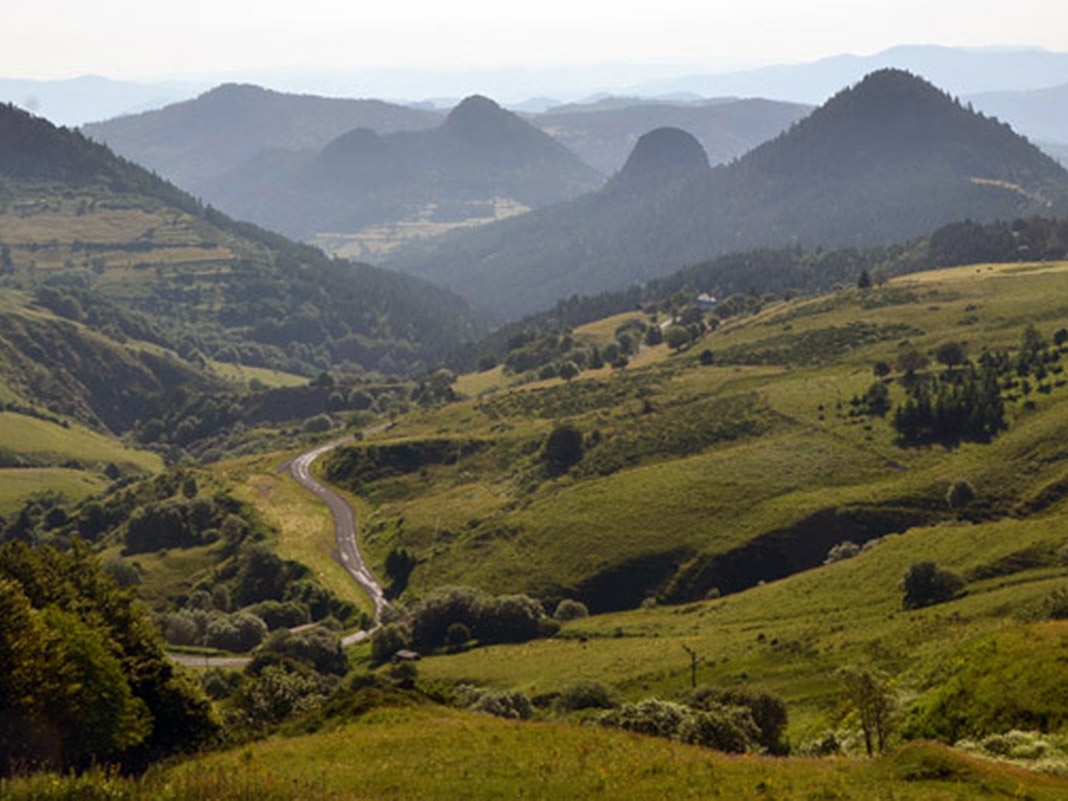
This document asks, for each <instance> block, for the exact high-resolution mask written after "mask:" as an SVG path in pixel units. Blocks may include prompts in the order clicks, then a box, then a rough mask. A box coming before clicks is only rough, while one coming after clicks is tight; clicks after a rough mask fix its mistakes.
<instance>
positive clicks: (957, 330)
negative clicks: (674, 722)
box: [366, 264, 1068, 593]
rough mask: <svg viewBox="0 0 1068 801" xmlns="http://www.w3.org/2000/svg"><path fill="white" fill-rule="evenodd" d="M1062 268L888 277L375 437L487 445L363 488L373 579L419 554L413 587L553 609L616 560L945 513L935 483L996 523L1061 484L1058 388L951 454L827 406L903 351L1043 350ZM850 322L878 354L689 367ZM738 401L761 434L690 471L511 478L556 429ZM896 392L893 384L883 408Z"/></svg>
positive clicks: (1063, 302)
mask: <svg viewBox="0 0 1068 801" xmlns="http://www.w3.org/2000/svg"><path fill="white" fill-rule="evenodd" d="M1066 272H1068V265H1066V264H1044V265H1038V266H1031V267H1028V266H1023V267H1021V266H1009V267H995V266H980V267H974V266H973V267H964V268H956V269H952V270H945V271H940V272H936V273H930V274H924V275H920V276H912V277H909V278H906V279H900V280H898V281H894V282H892V283H891V284H890V285H889V286H888V287H886V288H885V289H883V290H874V291H872V292H870V293H867V294H863V295H862V294H860V293H858V292H857V291H855V290H851V291H847V292H844V293H841V294H839V295H836V296H830V297H828V298H819V299H815V300H805V301H794V302H791V303H780V304H775V305H773V306H771V307H769V308H768V309H767V310H765V311H764V312H763V313H761V314H760V315H758V316H756V317H755V318H749V319H745V320H740V321H737V322H732V323H730V324H728V325H725V326H723V327H721V329H720V330H719V331H717V332H716V333H714V334H711V335H709V336H707V337H706V338H705V339H704V340H703V341H702V342H701V343H699V344H698V345H697V346H696V347H694V348H691V349H690V350H689V351H688V352H684V353H683V354H680V355H677V356H671V357H667V355H666V352H664V351H661V353H659V354H657V359H656V360H655V361H653V363H652V364H651V365H650V366H648V367H647V368H644V369H628V370H626V371H623V373H622V374H620V375H612V374H608V375H606V376H603V377H602V376H598V375H593V374H584V375H583V377H582V378H581V379H579V380H577V381H576V384H577V385H579V386H581V387H585V388H586V389H587V390H588V392H589V396H588V397H587V398H586V399H585V400H582V399H581V398H580V399H579V400H576V401H574V402H571V401H567V402H563V401H561V398H565V395H566V393H565V390H566V389H567V388H565V387H562V385H561V384H560V382H558V381H550V382H541V383H540V384H537V385H531V386H526V387H521V388H516V389H513V390H509V391H507V392H505V393H498V394H497V395H495V396H492V397H491V398H488V399H485V400H482V401H467V402H464V403H460V404H455V405H452V406H449V407H446V408H444V409H440V410H433V411H430V412H426V413H421V414H415V415H411V416H409V417H406V418H403V419H401V420H400V421H399V425H398V426H397V427H396V428H395V429H394V430H393V431H391V432H389V434H388V435H386V437H385V438H386V439H400V438H411V437H416V438H418V437H426V436H442V435H462V436H475V437H483V438H491V439H493V440H494V441H495V442H496V443H497V445H496V446H495V448H494V449H492V450H491V451H489V452H483V453H480V454H476V455H475V456H473V457H469V458H468V459H466V460H464V461H462V462H461V463H460V464H459V465H453V466H447V467H441V466H438V467H435V466H431V467H428V468H427V469H426V470H424V471H422V472H421V473H419V474H412V475H408V476H403V477H399V478H392V479H386V480H383V481H380V482H377V483H376V484H375V485H373V486H372V487H371V488H370V493H369V496H368V497H369V498H370V500H371V501H372V502H373V503H374V505H375V513H374V517H373V519H372V522H374V523H376V524H377V525H376V526H372V527H370V528H369V529H368V530H367V532H366V536H367V544H368V546H369V551H370V553H371V555H372V557H373V558H374V559H377V560H378V564H379V565H381V560H382V559H384V557H385V554H386V553H387V552H388V550H389V548H391V547H394V546H395V545H397V544H403V545H405V547H409V548H412V549H413V550H415V551H416V552H417V553H418V554H419V555H420V557H421V558H422V559H423V562H422V563H421V564H420V566H419V567H418V568H417V569H416V572H415V575H414V576H413V581H412V585H411V586H412V587H414V588H419V587H423V586H433V585H435V584H443V583H455V582H473V583H479V584H482V585H484V586H486V587H488V588H490V589H495V590H502V591H503V590H512V591H514V590H516V589H522V588H526V589H529V590H534V591H541V592H548V591H552V589H553V588H554V587H557V588H560V590H561V591H563V592H565V593H566V592H567V591H568V588H574V587H577V586H579V585H580V584H581V582H583V581H585V580H588V579H589V578H590V577H591V576H594V575H596V574H597V573H598V572H601V571H605V570H610V569H613V568H616V567H619V566H620V565H622V564H624V563H626V562H627V561H628V560H633V559H638V558H642V557H648V556H657V555H663V554H672V553H675V554H678V556H676V557H674V558H675V559H676V561H677V560H679V559H685V558H686V555H688V554H695V553H708V554H715V553H722V552H723V551H725V550H729V549H731V548H734V547H737V546H738V545H740V544H742V543H745V542H747V541H749V540H751V539H752V538H753V537H755V536H758V535H760V534H762V533H766V532H769V531H774V530H777V529H783V528H789V527H791V526H795V525H797V524H798V523H799V522H800V521H802V520H804V519H805V518H806V517H808V516H810V515H812V514H815V513H817V512H820V511H821V510H833V509H836V508H839V507H842V506H857V505H865V506H871V505H891V506H905V507H909V508H913V509H935V510H936V511H935V512H934V513H935V514H936V515H937V514H941V515H944V514H945V513H944V511H942V512H940V511H937V510H938V509H939V508H941V504H942V501H941V498H942V496H943V495H944V492H945V487H946V485H947V483H948V482H949V481H951V480H952V479H954V478H955V477H957V476H960V475H964V476H967V477H969V478H970V479H971V480H972V482H973V483H975V484H976V486H977V487H978V489H979V490H980V495H981V496H983V497H984V499H985V500H986V501H987V503H988V504H989V505H991V506H994V507H996V508H1000V510H1001V511H1004V510H1007V509H1008V508H1011V507H1012V505H1013V504H1014V503H1016V502H1018V501H1019V500H1020V499H1022V498H1025V497H1026V496H1028V495H1029V494H1031V493H1033V492H1035V491H1037V489H1038V488H1040V487H1041V486H1043V485H1044V484H1046V483H1048V482H1050V481H1053V480H1055V479H1056V478H1057V477H1058V475H1059V473H1058V471H1061V470H1062V468H1061V467H1060V462H1059V460H1060V459H1061V457H1062V456H1063V454H1062V453H1061V451H1060V449H1059V448H1058V446H1057V445H1056V443H1057V442H1058V441H1060V440H1062V439H1063V436H1064V434H1065V433H1068V417H1066V415H1065V410H1064V404H1063V400H1064V398H1065V397H1066V392H1065V390H1064V389H1063V388H1061V389H1055V390H1054V391H1053V393H1052V394H1051V395H1050V396H1041V395H1037V394H1036V395H1032V396H1031V398H1032V399H1033V400H1034V401H1035V403H1036V406H1037V408H1036V410H1035V411H1033V412H1026V411H1023V410H1022V408H1020V407H1021V406H1022V405H1021V404H1017V405H1016V407H1015V408H1014V409H1013V410H1010V412H1009V418H1010V421H1011V422H1012V427H1011V429H1010V431H1009V432H1008V433H1007V434H1005V435H1003V436H1001V437H999V438H998V439H997V440H995V442H994V443H993V444H992V445H990V446H980V445H965V446H963V447H960V448H957V449H955V450H953V451H950V452H947V451H945V450H944V449H942V448H932V449H907V450H906V449H902V448H899V447H897V446H896V445H894V444H893V434H892V432H891V430H890V426H889V422H888V421H887V420H882V419H874V420H870V421H868V420H865V419H863V418H849V417H847V416H845V415H844V414H843V415H839V414H837V413H836V411H835V409H834V405H835V402H836V400H842V401H848V400H849V398H850V397H851V396H852V395H853V394H854V393H858V392H863V391H864V390H865V389H866V388H867V387H868V385H869V384H870V383H871V382H872V380H873V379H872V376H871V365H872V363H873V362H874V361H876V360H878V359H885V360H888V361H893V359H894V357H895V355H896V353H897V351H898V347H899V343H900V342H901V341H902V340H904V339H908V340H909V341H911V342H912V343H913V344H915V345H916V346H917V347H919V348H920V349H922V350H926V349H931V348H934V347H936V346H937V345H938V344H939V343H941V342H945V341H948V340H963V341H965V342H966V344H967V347H968V350H969V353H971V354H973V355H976V354H978V353H979V352H980V350H981V348H982V347H984V346H985V347H1006V348H1012V347H1014V346H1015V345H1016V344H1017V343H1018V342H1019V338H1020V333H1021V331H1022V329H1023V327H1024V325H1025V324H1026V323H1028V322H1031V321H1034V322H1036V323H1037V324H1038V325H1039V327H1040V329H1041V330H1042V331H1043V333H1044V334H1045V335H1046V336H1047V337H1048V336H1049V335H1050V334H1051V333H1052V330H1053V329H1054V328H1055V327H1059V326H1060V325H1063V324H1064V323H1065V322H1068V294H1066V293H1065V292H1064V280H1065V274H1066ZM857 320H861V321H863V322H865V323H867V324H869V325H872V326H882V327H883V328H882V329H880V330H885V331H887V332H889V333H888V334H887V337H888V338H887V339H886V340H885V341H882V342H876V343H874V344H868V345H862V346H860V347H857V348H855V349H852V350H847V351H845V352H843V353H829V354H823V355H822V356H821V355H819V354H817V357H816V358H814V359H813V360H812V361H810V362H809V363H806V364H803V365H796V364H795V365H794V366H789V367H787V366H760V367H746V366H716V367H699V366H698V365H697V359H696V351H698V350H701V349H704V348H706V347H707V348H711V349H712V350H713V352H715V353H722V352H725V351H728V349H730V348H732V347H743V346H746V345H752V344H753V343H757V342H759V341H761V340H768V339H772V338H777V337H785V338H786V339H787V340H788V341H796V340H797V338H799V337H801V336H803V335H805V333H806V332H811V331H819V330H825V329H828V328H830V327H838V328H842V327H845V326H847V325H849V324H850V323H852V322H854V321H857ZM615 324H616V321H615V320H613V321H612V323H611V324H609V325H607V326H601V328H603V329H604V330H605V331H607V330H608V329H612V330H614V326H615ZM893 326H897V328H893ZM903 326H908V328H907V329H905V328H903ZM595 327H596V326H595ZM601 333H602V334H603V333H604V331H602V332H601ZM594 334H596V332H593V333H592V334H591V335H594ZM790 338H793V340H791V339H790ZM605 372H606V373H607V372H608V371H605ZM627 382H629V383H627ZM601 391H603V392H608V393H611V392H614V391H615V392H618V396H619V398H621V399H622V400H619V399H616V400H611V399H610V400H609V401H607V402H606V403H607V405H598V404H597V403H596V402H594V401H592V400H590V398H591V397H592V396H593V394H595V393H596V392H601ZM743 393H751V395H752V397H753V398H754V401H753V402H754V409H756V410H758V411H759V412H760V413H761V414H763V415H764V416H765V417H766V419H767V422H768V427H767V429H766V430H765V431H764V433H763V434H762V436H760V437H758V438H742V439H740V440H734V441H730V442H725V443H721V444H718V445H713V446H711V447H708V448H705V449H704V450H701V451H700V452H698V453H696V454H692V455H689V456H686V457H684V458H670V457H667V458H665V457H660V458H655V457H651V458H643V459H642V460H641V461H640V462H639V464H638V466H636V467H632V468H629V469H624V470H621V471H618V472H615V473H613V474H612V475H608V476H605V477H600V478H596V477H595V478H587V479H583V480H575V479H574V478H571V477H564V478H561V479H557V480H555V481H548V482H543V483H540V484H538V485H537V486H536V487H535V488H533V489H530V488H529V487H524V486H523V482H524V480H525V479H524V476H523V475H522V469H521V468H520V467H517V465H521V463H522V461H523V459H524V458H526V459H528V460H529V458H530V457H529V451H530V449H534V450H536V448H537V447H538V445H537V441H536V440H537V438H538V437H539V436H544V433H545V432H546V431H548V429H549V428H550V427H551V426H552V425H553V423H554V421H555V420H560V419H568V420H571V421H573V422H575V423H576V424H577V425H579V426H580V428H582V429H583V430H584V431H585V432H586V433H590V432H591V431H592V430H594V429H597V430H600V431H602V432H603V433H605V434H606V435H608V436H620V435H625V434H627V433H628V432H629V431H631V430H633V429H635V428H636V427H640V426H642V425H645V424H647V423H649V422H650V421H652V422H653V423H656V421H658V420H659V421H660V422H661V423H662V426H663V427H664V428H665V429H666V430H668V432H669V433H670V428H671V426H672V419H673V418H672V415H673V414H677V413H678V410H687V409H698V408H700V406H701V405H702V404H704V403H706V402H708V401H710V400H716V399H722V398H729V397H732V396H740V395H742V394H743ZM576 394H577V393H576ZM642 394H644V395H645V396H646V397H648V398H649V400H650V401H651V403H652V404H653V407H654V412H653V413H652V414H651V415H642V414H641V412H640V404H641V400H640V397H641V395H642ZM901 394H902V391H901V389H900V388H899V387H898V386H897V385H896V384H895V385H893V386H892V396H893V398H894V399H895V400H896V399H898V398H900V397H901ZM569 404H570V405H569ZM584 404H585V405H584ZM821 405H822V406H823V407H824V408H823V409H820V406H821ZM848 408H849V407H848V403H846V405H845V410H848ZM662 433H663V432H662ZM524 446H525V447H526V448H527V453H528V455H527V456H524V455H523V454H524V452H523V447H524ZM401 518H403V530H402V531H401V530H399V529H398V521H399V520H400V519H401Z"/></svg>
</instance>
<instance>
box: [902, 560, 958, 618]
mask: <svg viewBox="0 0 1068 801" xmlns="http://www.w3.org/2000/svg"><path fill="white" fill-rule="evenodd" d="M902 588H903V589H904V599H903V604H904V607H905V608H906V609H918V608H920V607H923V606H932V605H933V604H940V603H943V602H945V601H950V600H952V599H953V598H955V597H957V595H958V594H960V592H961V590H963V589H964V579H962V578H961V577H960V576H958V575H957V574H956V573H953V572H952V571H949V570H943V569H941V568H939V567H938V566H937V565H936V564H935V563H934V562H915V563H913V564H912V565H910V566H909V569H908V570H906V571H905V577H904V579H903V580H902Z"/></svg>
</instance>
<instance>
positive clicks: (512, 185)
mask: <svg viewBox="0 0 1068 801" xmlns="http://www.w3.org/2000/svg"><path fill="white" fill-rule="evenodd" d="M599 184H600V176H599V175H598V174H597V173H596V172H595V171H594V170H593V169H592V168H590V167H588V166H587V165H585V164H583V163H582V161H581V160H579V158H578V157H577V156H575V155H574V154H573V153H571V152H569V151H568V150H567V149H566V148H565V147H563V146H562V145H560V144H559V143H557V142H554V141H553V140H552V139H551V138H550V137H549V136H547V135H546V134H544V133H542V132H541V131H539V130H538V129H537V128H535V127H534V126H532V125H530V124H529V123H527V122H524V121H523V120H522V119H520V118H519V117H518V116H516V115H515V114H512V113H511V112H509V111H505V110H504V109H502V108H500V107H499V106H498V105H497V104H496V103H494V102H493V101H492V100H489V99H488V98H484V97H479V96H474V97H469V98H467V99H466V100H464V101H463V102H462V103H460V104H459V105H458V106H457V107H456V108H454V109H453V110H452V111H451V112H450V113H449V115H448V116H447V117H446V118H445V120H444V122H442V123H441V125H440V126H438V127H437V128H435V129H433V130H429V131H419V132H404V133H393V134H383V135H380V134H378V133H375V132H374V131H371V130H369V129H367V128H358V129H356V130H353V131H349V132H348V133H345V134H343V135H341V136H339V137H338V138H337V139H334V140H333V141H331V142H330V143H328V144H327V145H326V146H325V147H323V148H322V149H312V150H307V151H302V152H295V151H294V152H274V151H272V152H267V153H263V154H261V155H260V156H258V157H257V158H255V159H253V160H252V161H250V162H248V163H247V164H245V165H243V166H241V167H238V168H236V169H233V170H230V171H228V172H225V173H223V174H221V175H217V176H216V177H215V178H214V179H213V180H211V181H209V182H206V183H205V184H204V185H203V186H202V187H201V191H202V192H203V194H204V196H205V197H206V198H208V199H210V200H211V201H212V202H214V203H216V204H218V205H219V207H220V208H223V209H225V210H227V211H229V212H232V213H234V214H236V215H238V216H240V217H244V218H247V219H251V220H253V221H254V222H257V223H259V224H262V225H265V226H267V227H269V228H272V229H274V230H278V231H282V232H284V233H286V234H288V235H291V236H295V237H299V238H304V239H307V238H310V237H313V236H314V235H315V234H317V233H326V234H333V235H337V234H340V235H345V234H348V235H355V234H358V233H359V232H361V231H363V230H365V229H368V228H371V227H372V226H380V227H385V228H387V229H392V228H396V227H397V226H401V227H403V226H404V225H406V224H408V223H412V222H424V223H429V224H431V225H433V224H437V225H439V226H443V227H447V226H449V225H456V224H472V223H480V222H486V221H488V220H493V219H494V218H495V217H497V216H499V215H501V214H507V213H513V212H514V211H515V210H523V209H526V208H532V207H539V206H545V205H547V204H549V203H553V202H556V201H560V200H563V199H566V198H569V197H573V196H575V195H578V194H581V193H582V192H584V191H589V190H590V189H593V188H595V187H597V186H598V185H599ZM356 239H357V241H358V237H356ZM331 241H332V240H331ZM324 244H325V245H326V246H329V247H331V249H332V250H338V249H339V248H338V246H337V245H336V244H334V245H331V243H330V241H326V240H324ZM345 252H351V251H345Z"/></svg>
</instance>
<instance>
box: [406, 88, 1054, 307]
mask: <svg viewBox="0 0 1068 801" xmlns="http://www.w3.org/2000/svg"><path fill="white" fill-rule="evenodd" d="M623 183H625V182H621V181H620V180H618V177H617V179H616V180H613V181H612V182H610V183H609V184H608V185H607V186H606V187H605V188H604V189H603V190H601V191H600V192H598V193H594V194H590V195H585V196H583V197H581V198H578V199H576V200H574V201H571V202H570V203H564V204H560V205H558V206H553V207H549V208H546V209H542V210H540V211H537V212H534V213H532V214H530V215H524V216H522V217H518V218H515V219H512V220H506V221H504V222H501V223H498V224H495V225H491V226H487V227H485V228H483V229H480V230H477V231H471V232H465V233H462V234H454V235H450V236H449V237H447V238H445V239H443V240H440V241H438V242H434V243H429V244H427V245H424V246H422V247H419V248H416V247H413V248H412V249H411V250H410V251H408V252H407V253H405V254H403V255H400V256H398V257H397V258H396V259H394V260H392V261H390V262H389V263H390V264H392V265H393V266H396V267H398V268H401V269H404V270H406V271H410V272H412V273H415V274H417V275H423V276H426V277H428V278H432V279H433V280H435V281H437V282H439V283H442V284H445V285H447V286H450V287H451V288H453V289H454V290H456V291H457V292H459V293H460V294H462V295H464V296H465V297H468V298H469V299H471V300H472V301H473V302H474V303H476V304H478V305H481V306H484V307H487V308H490V309H493V310H495V311H497V312H498V313H499V314H503V315H506V316H518V315H520V314H522V313H525V312H530V311H534V310H537V309H539V308H546V307H548V306H549V305H551V304H552V302H553V301H554V300H556V299H559V298H563V297H567V296H570V295H572V294H574V293H591V292H596V291H601V290H605V289H617V288H622V287H624V286H626V285H628V284H631V283H634V282H642V281H647V280H649V279H651V278H655V277H657V276H658V275H663V274H666V273H669V272H672V271H673V270H675V269H678V268H680V267H682V266H684V265H686V264H692V263H696V262H700V261H704V260H706V259H708V258H710V257H713V256H715V255H717V254H719V253H724V252H729V251H738V250H744V249H746V248H751V247H756V246H776V245H786V244H801V245H807V246H816V245H833V244H852V245H859V244H868V243H880V242H886V241H893V240H901V239H905V238H908V237H912V236H916V235H919V234H921V233H923V232H924V231H928V230H931V229H933V228H935V227H937V226H939V225H942V224H945V223H948V222H951V221H955V220H962V219H973V220H979V221H986V220H993V219H1005V220H1012V219H1015V218H1017V217H1020V216H1026V215H1028V214H1045V215H1049V214H1056V213H1063V211H1064V210H1065V209H1068V173H1066V172H1065V170H1064V169H1063V168H1061V167H1060V166H1059V165H1058V164H1057V163H1056V162H1054V161H1053V160H1052V159H1050V158H1049V157H1048V156H1046V155H1044V154H1042V153H1041V152H1040V151H1039V150H1037V149H1036V148H1035V147H1034V146H1032V145H1031V144H1030V143H1028V142H1027V141H1026V140H1024V139H1022V138H1021V137H1019V136H1017V135H1016V134H1014V133H1013V132H1012V131H1011V129H1009V128H1008V127H1007V126H1005V125H1002V124H1001V123H998V122H997V121H995V120H991V119H987V118H985V117H982V116H981V115H978V114H976V113H973V112H971V111H969V110H967V109H966V108H964V107H962V106H961V105H960V104H958V103H956V102H954V101H953V100H952V99H951V98H950V97H948V96H947V95H945V94H943V93H942V92H940V91H939V90H938V89H936V88H935V87H933V86H931V85H930V84H928V83H926V82H925V81H923V80H922V79H920V78H917V77H915V76H912V75H910V74H908V73H904V72H901V71H896V70H885V71H882V72H877V73H873V74H872V75H870V76H868V77H867V78H866V79H865V80H864V81H862V82H861V83H859V84H857V85H856V86H854V87H851V88H849V89H846V90H844V91H842V92H840V93H839V94H838V95H836V96H835V97H834V98H832V99H831V100H830V101H828V102H827V103H826V104H825V105H824V106H822V107H820V108H819V109H817V110H816V111H815V112H813V113H812V114H811V115H810V116H809V117H807V118H806V119H805V120H803V121H802V122H800V123H798V124H797V125H795V126H793V127H792V128H791V129H790V130H789V131H787V132H785V133H783V134H782V135H780V136H779V137H777V138H776V139H774V140H772V141H770V142H767V143H765V144H764V145H761V146H760V147H758V148H756V149H755V150H753V151H751V152H750V153H748V154H747V155H745V156H744V157H743V158H741V159H739V160H738V161H736V162H734V163H732V164H730V165H724V166H720V167H717V168H715V169H713V170H712V171H711V172H710V173H705V172H704V171H703V170H699V171H697V172H695V174H693V175H692V176H690V177H688V178H682V179H678V180H675V181H672V182H670V183H664V184H658V185H657V186H656V187H655V190H650V191H645V192H636V191H632V190H631V189H627V190H626V191H622V189H623V186H622V184H623Z"/></svg>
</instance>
